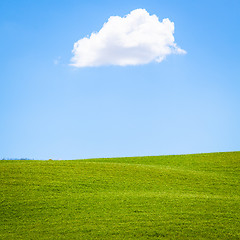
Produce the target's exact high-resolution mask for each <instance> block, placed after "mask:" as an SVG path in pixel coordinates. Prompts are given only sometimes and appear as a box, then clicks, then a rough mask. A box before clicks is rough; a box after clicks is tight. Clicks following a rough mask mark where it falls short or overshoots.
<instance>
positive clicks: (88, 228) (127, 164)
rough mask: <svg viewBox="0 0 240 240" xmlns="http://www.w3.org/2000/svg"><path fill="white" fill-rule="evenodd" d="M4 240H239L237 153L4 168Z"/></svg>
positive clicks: (0, 182)
mask: <svg viewBox="0 0 240 240" xmlns="http://www.w3.org/2000/svg"><path fill="white" fill-rule="evenodd" d="M0 194H1V195H0V239H4V240H5V239H161V238H162V239H164V238H165V239H240V152H226V153H209V154H189V155H172V156H171V155H170V156H154V157H129V158H106V159H85V160H68V161H66V160H62V161H37V160H35V161H32V160H26V161H24V160H23V161H18V160H16V161H10V160H9V161H4V160H2V161H0Z"/></svg>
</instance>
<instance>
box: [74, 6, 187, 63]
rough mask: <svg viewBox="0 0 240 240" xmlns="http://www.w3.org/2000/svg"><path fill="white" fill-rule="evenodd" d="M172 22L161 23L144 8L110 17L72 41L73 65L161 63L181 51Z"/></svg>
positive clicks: (166, 19) (164, 21)
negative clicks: (101, 25)
mask: <svg viewBox="0 0 240 240" xmlns="http://www.w3.org/2000/svg"><path fill="white" fill-rule="evenodd" d="M173 33H174V23H173V22H171V21H170V20H169V19H168V18H165V19H163V20H162V22H160V21H159V20H158V17H157V16H156V15H149V13H148V12H147V11H146V10H145V9H136V10H134V11H132V12H131V13H130V14H128V15H127V16H125V17H123V18H122V17H119V16H112V17H110V18H109V19H108V21H107V22H106V23H105V24H104V25H103V27H102V29H101V30H100V31H99V32H96V33H92V34H91V36H90V37H89V38H87V37H85V38H82V39H80V40H78V41H77V42H76V43H75V44H74V48H73V51H72V52H73V54H74V56H73V58H72V59H71V62H72V64H71V65H72V66H75V67H92V66H102V65H119V66H127V65H139V64H147V63H149V62H152V61H156V62H161V61H162V60H163V59H164V58H165V57H166V56H167V55H169V54H184V53H186V52H185V51H184V50H183V49H181V48H179V47H178V46H177V45H176V43H175V42H174V36H173Z"/></svg>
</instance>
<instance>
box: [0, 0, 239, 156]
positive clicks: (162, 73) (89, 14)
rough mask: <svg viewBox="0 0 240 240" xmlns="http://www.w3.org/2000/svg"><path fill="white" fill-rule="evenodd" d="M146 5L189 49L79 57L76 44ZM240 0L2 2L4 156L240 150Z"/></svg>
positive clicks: (0, 129) (0, 151)
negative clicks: (92, 61) (102, 62)
mask: <svg viewBox="0 0 240 240" xmlns="http://www.w3.org/2000/svg"><path fill="white" fill-rule="evenodd" d="M138 8H143V9H146V10H147V11H148V12H149V13H150V14H151V15H152V14H155V15H157V16H158V17H159V20H162V19H163V18H169V19H170V20H171V21H172V22H174V24H175V33H174V37H175V41H176V43H177V44H178V46H180V47H181V48H183V49H184V50H186V51H187V54H185V55H169V56H167V57H166V59H165V60H164V61H162V62H160V63H156V62H151V63H149V64H145V65H137V66H124V67H123V66H99V67H83V68H76V67H73V66H70V65H69V64H70V60H71V58H72V57H73V54H72V49H73V44H74V43H75V42H76V41H78V40H79V39H81V38H83V37H86V36H89V35H91V33H92V32H97V31H99V30H100V29H101V28H102V26H103V24H104V23H105V22H107V20H108V18H109V17H110V16H116V15H117V16H121V17H124V16H125V15H127V14H129V13H130V12H131V11H132V10H134V9H138ZM239 10H240V2H239V1H234V0H232V1H224V0H222V1H221V0H220V1H177V0H176V1H161V0H156V1H154V0H148V1H147V0H146V1H144V0H140V1H139V0H138V1H131V0H128V1H125V0H123V1H120V2H116V1H93V0H89V1H74V0H58V1H55V0H42V1H27V0H22V1H17V0H15V1H13V0H2V1H1V2H0V30H1V38H0V46H1V47H0V64H1V71H0V90H1V94H0V114H1V118H0V136H1V138H0V158H21V157H27V158H35V159H48V158H53V159H77V158H94V157H121V156H122V157H123V156H144V155H163V154H182V153H200V152H218V151H239V150H240V124H239V123H240V107H239V106H240V94H239V93H240V62H239V55H240V47H239V42H240V33H239V26H240V17H239Z"/></svg>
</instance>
